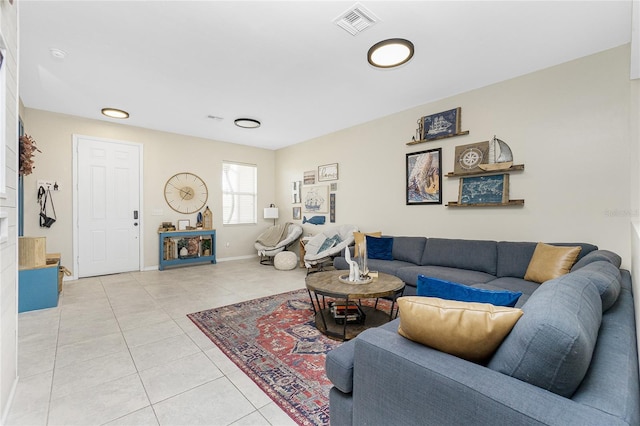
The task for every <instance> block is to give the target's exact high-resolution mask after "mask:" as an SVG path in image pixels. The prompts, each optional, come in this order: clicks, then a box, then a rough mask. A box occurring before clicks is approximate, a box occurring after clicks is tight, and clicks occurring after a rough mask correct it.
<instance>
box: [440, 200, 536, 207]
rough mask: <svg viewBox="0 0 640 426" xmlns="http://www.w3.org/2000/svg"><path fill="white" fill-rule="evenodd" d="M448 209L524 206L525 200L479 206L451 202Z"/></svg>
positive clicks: (481, 204) (480, 204)
mask: <svg viewBox="0 0 640 426" xmlns="http://www.w3.org/2000/svg"><path fill="white" fill-rule="evenodd" d="M446 206H447V207H511V206H524V200H509V201H508V202H506V203H479V204H459V203H458V202H457V201H449V202H448V203H447V204H446Z"/></svg>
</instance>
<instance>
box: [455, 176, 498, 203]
mask: <svg viewBox="0 0 640 426" xmlns="http://www.w3.org/2000/svg"><path fill="white" fill-rule="evenodd" d="M508 202H509V175H508V174H501V175H491V176H469V177H462V178H460V190H459V192H458V203H459V204H468V205H474V204H476V205H479V204H483V205H487V204H504V203H508Z"/></svg>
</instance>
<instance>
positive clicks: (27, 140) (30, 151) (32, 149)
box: [18, 135, 42, 176]
mask: <svg viewBox="0 0 640 426" xmlns="http://www.w3.org/2000/svg"><path fill="white" fill-rule="evenodd" d="M19 143H20V165H19V166H20V167H19V171H18V174H19V175H20V176H27V175H30V174H31V173H32V172H33V169H35V166H34V165H33V163H34V160H33V157H34V156H35V155H36V152H42V151H40V150H39V149H38V147H37V146H36V141H35V140H34V139H33V138H32V137H31V136H29V135H22V136H20V139H19Z"/></svg>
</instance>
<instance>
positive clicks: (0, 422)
mask: <svg viewBox="0 0 640 426" xmlns="http://www.w3.org/2000/svg"><path fill="white" fill-rule="evenodd" d="M19 379H20V377H18V376H16V379H15V380H14V381H13V385H12V386H11V392H9V398H7V405H6V406H5V407H4V410H2V417H1V418H0V426H2V425H5V424H7V417H9V411H11V406H12V405H13V398H14V397H15V396H16V389H17V387H18V380H19Z"/></svg>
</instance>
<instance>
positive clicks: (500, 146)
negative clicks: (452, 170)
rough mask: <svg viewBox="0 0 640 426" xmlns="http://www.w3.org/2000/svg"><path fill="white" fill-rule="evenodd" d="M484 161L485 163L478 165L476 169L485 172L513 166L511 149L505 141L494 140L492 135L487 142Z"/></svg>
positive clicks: (494, 137)
mask: <svg viewBox="0 0 640 426" xmlns="http://www.w3.org/2000/svg"><path fill="white" fill-rule="evenodd" d="M486 161H487V162H486V163H481V164H478V167H479V168H480V169H482V170H484V171H486V172H492V171H495V170H505V169H508V168H509V167H511V166H512V165H513V154H512V153H511V148H509V145H507V143H506V142H505V141H503V140H500V139H498V138H496V136H495V135H494V136H493V139H492V140H491V141H490V142H489V153H488V155H487V157H486Z"/></svg>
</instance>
